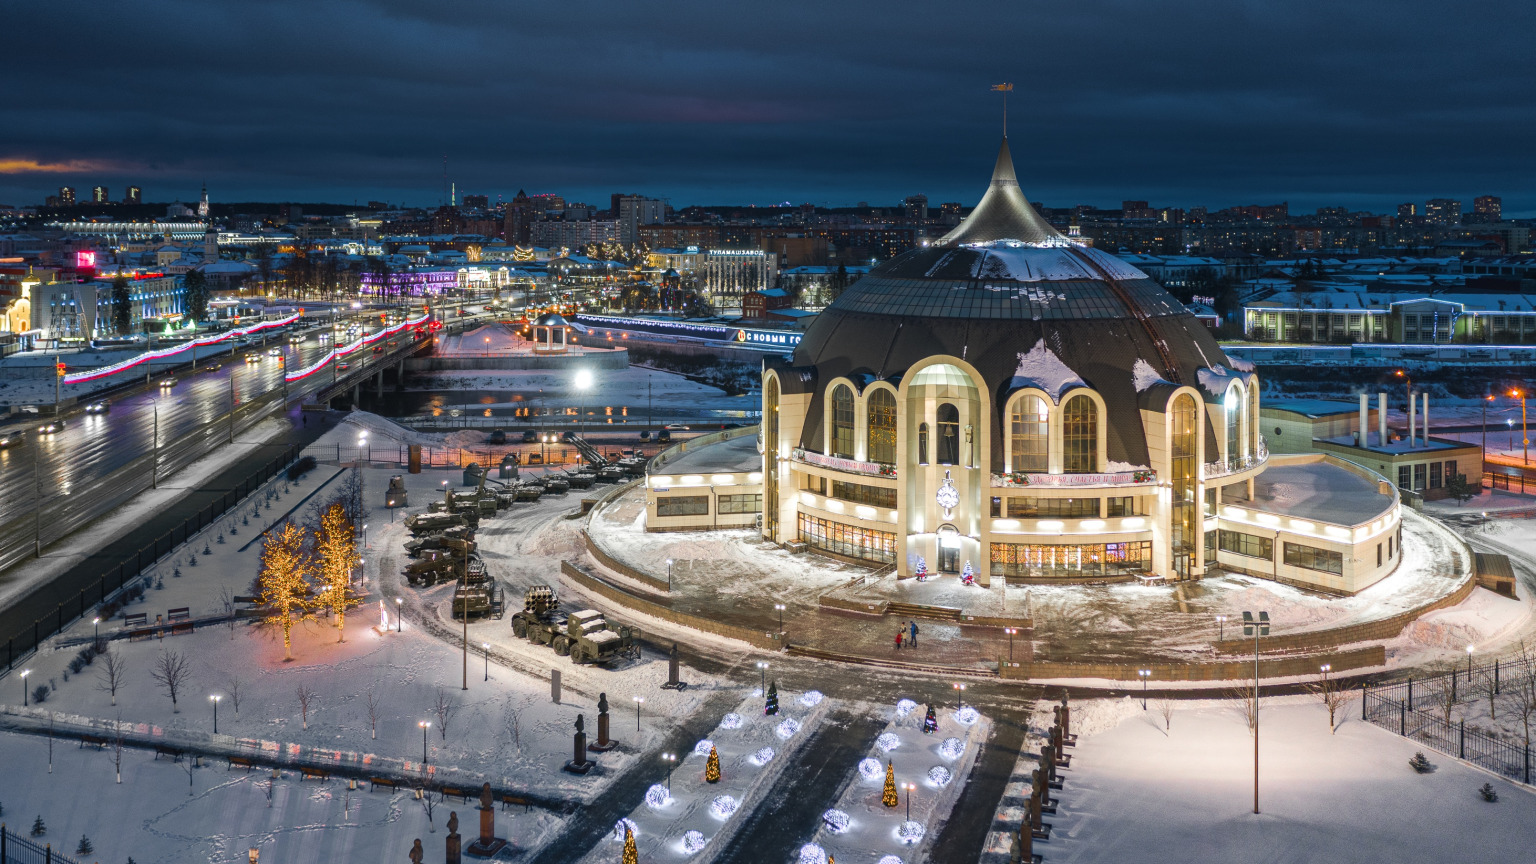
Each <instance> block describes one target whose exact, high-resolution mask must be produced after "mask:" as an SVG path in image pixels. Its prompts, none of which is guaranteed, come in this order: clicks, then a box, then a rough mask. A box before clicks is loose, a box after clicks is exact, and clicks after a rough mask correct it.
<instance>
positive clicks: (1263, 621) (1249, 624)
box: [1243, 612, 1269, 814]
mask: <svg viewBox="0 0 1536 864" xmlns="http://www.w3.org/2000/svg"><path fill="white" fill-rule="evenodd" d="M1243 635H1244V636H1252V637H1253V812H1254V813H1255V814H1257V813H1258V812H1259V637H1260V636H1268V635H1269V613H1268V612H1260V613H1259V617H1258V619H1257V620H1255V619H1254V617H1253V613H1252V612H1244V613H1243Z"/></svg>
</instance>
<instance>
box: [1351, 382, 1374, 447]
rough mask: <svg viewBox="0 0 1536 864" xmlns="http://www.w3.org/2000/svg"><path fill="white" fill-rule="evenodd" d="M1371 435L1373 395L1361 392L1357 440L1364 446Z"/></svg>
mask: <svg viewBox="0 0 1536 864" xmlns="http://www.w3.org/2000/svg"><path fill="white" fill-rule="evenodd" d="M1370 437H1371V396H1370V394H1369V393H1361V394H1360V426H1359V433H1358V434H1357V435H1356V436H1355V441H1356V443H1357V444H1359V446H1361V447H1364V446H1366V443H1367V442H1368V441H1369V440H1370Z"/></svg>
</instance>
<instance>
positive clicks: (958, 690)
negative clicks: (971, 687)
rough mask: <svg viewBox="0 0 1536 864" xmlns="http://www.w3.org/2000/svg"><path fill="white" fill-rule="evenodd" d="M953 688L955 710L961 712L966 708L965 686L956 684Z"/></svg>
mask: <svg viewBox="0 0 1536 864" xmlns="http://www.w3.org/2000/svg"><path fill="white" fill-rule="evenodd" d="M953 686H954V688H955V710H956V711H959V710H960V709H961V708H964V707H965V685H964V684H955V685H953Z"/></svg>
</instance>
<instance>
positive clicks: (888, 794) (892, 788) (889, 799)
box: [880, 762, 901, 807]
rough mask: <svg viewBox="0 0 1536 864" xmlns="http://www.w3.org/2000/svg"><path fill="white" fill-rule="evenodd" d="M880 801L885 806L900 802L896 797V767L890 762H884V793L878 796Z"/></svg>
mask: <svg viewBox="0 0 1536 864" xmlns="http://www.w3.org/2000/svg"><path fill="white" fill-rule="evenodd" d="M880 803H881V804H884V805H885V806H887V807H895V806H896V805H897V804H900V803H901V802H900V801H898V800H897V799H896V767H895V766H894V765H892V764H891V763H890V762H886V763H885V794H884V795H881V796H880Z"/></svg>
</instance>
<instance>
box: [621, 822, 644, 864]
mask: <svg viewBox="0 0 1536 864" xmlns="http://www.w3.org/2000/svg"><path fill="white" fill-rule="evenodd" d="M623 864H640V853H639V852H638V851H637V850H636V849H635V832H634V831H632V830H630V827H629V826H628V825H625V826H624V858H623Z"/></svg>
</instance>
